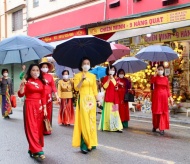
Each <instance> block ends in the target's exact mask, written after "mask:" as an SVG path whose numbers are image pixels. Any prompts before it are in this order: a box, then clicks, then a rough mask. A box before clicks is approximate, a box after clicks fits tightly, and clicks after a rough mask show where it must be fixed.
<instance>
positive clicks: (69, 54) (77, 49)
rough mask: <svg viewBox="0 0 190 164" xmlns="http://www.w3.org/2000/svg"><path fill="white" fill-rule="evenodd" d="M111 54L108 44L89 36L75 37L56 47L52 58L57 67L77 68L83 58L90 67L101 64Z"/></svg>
mask: <svg viewBox="0 0 190 164" xmlns="http://www.w3.org/2000/svg"><path fill="white" fill-rule="evenodd" d="M111 54H112V50H111V47H110V44H109V43H108V42H106V41H104V40H102V39H99V38H96V37H94V36H91V35H84V36H75V37H73V38H71V39H68V40H66V41H65V42H63V43H62V44H60V45H58V46H57V47H56V49H55V51H54V53H53V58H54V59H55V60H56V61H57V63H58V64H59V65H64V66H67V67H71V68H78V66H79V62H80V60H81V59H82V58H83V57H88V58H89V59H90V60H91V66H92V67H93V66H95V65H97V64H100V63H103V62H105V61H106V60H107V58H108V57H109V56H110V55H111Z"/></svg>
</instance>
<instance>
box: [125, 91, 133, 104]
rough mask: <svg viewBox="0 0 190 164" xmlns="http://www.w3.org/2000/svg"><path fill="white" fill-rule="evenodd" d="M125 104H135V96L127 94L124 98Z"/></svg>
mask: <svg viewBox="0 0 190 164" xmlns="http://www.w3.org/2000/svg"><path fill="white" fill-rule="evenodd" d="M124 101H125V102H134V101H135V96H134V94H132V93H131V92H127V93H126V94H125V97H124Z"/></svg>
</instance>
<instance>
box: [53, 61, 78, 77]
mask: <svg viewBox="0 0 190 164" xmlns="http://www.w3.org/2000/svg"><path fill="white" fill-rule="evenodd" d="M54 65H55V72H56V75H57V76H58V77H59V78H60V79H62V77H63V76H62V72H63V71H64V70H68V71H69V78H72V77H73V76H74V74H75V73H78V72H79V70H78V69H72V68H69V67H66V66H61V65H59V64H57V62H54Z"/></svg>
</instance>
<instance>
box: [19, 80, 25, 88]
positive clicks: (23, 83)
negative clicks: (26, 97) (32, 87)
mask: <svg viewBox="0 0 190 164" xmlns="http://www.w3.org/2000/svg"><path fill="white" fill-rule="evenodd" d="M26 83H27V81H26V80H25V79H23V80H22V82H21V85H20V86H21V87H24V86H25V84H26Z"/></svg>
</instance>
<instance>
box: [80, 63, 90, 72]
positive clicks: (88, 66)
mask: <svg viewBox="0 0 190 164" xmlns="http://www.w3.org/2000/svg"><path fill="white" fill-rule="evenodd" d="M82 69H83V71H88V70H89V69H90V65H87V64H86V65H83V66H82Z"/></svg>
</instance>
